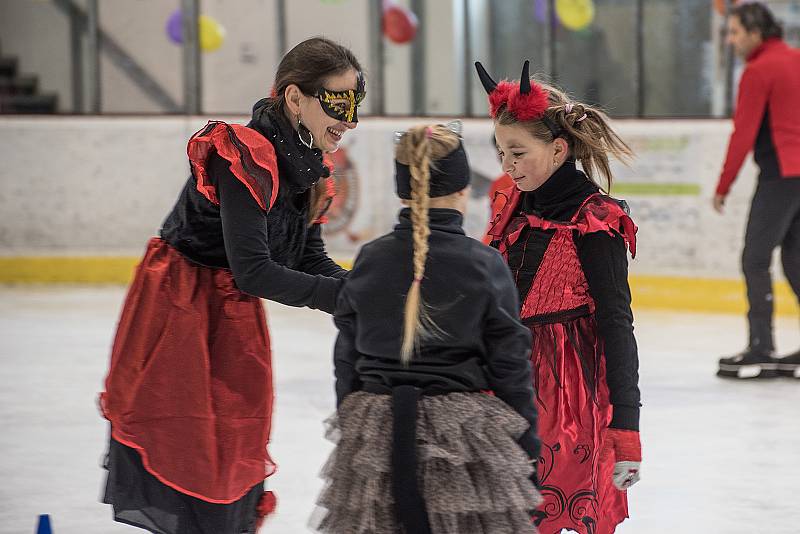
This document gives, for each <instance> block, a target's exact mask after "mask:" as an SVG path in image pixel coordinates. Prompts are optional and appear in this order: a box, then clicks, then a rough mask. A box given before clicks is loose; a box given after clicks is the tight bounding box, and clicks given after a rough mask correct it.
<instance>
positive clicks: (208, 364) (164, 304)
mask: <svg viewBox="0 0 800 534" xmlns="http://www.w3.org/2000/svg"><path fill="white" fill-rule="evenodd" d="M105 387H106V391H105V392H104V393H102V394H101V408H102V410H103V414H104V416H105V417H106V418H107V419H108V420H109V421H110V422H111V435H112V438H113V439H114V440H116V441H117V442H119V443H121V444H123V445H125V446H127V447H130V448H132V449H135V450H136V451H138V453H139V454H140V455H141V459H142V463H143V465H144V467H145V469H146V470H147V471H148V472H149V473H150V474H152V475H153V476H154V477H155V478H156V479H158V481H160V482H161V483H163V484H165V485H166V486H169V487H170V488H173V489H175V490H177V491H179V492H181V493H184V494H186V495H189V496H192V497H195V498H198V499H201V500H203V501H206V502H209V503H218V504H228V503H233V502H235V501H237V500H238V499H240V498H242V497H243V496H245V495H246V494H248V493H249V492H251V490H252V489H253V487H254V486H256V485H257V484H261V483H262V482H263V480H264V479H265V478H266V477H268V476H269V475H271V474H272V473H273V472H274V471H275V464H274V463H273V462H272V460H271V458H270V457H269V454H268V453H267V443H268V441H269V435H270V423H271V418H272V402H273V390H272V365H271V356H270V342H269V333H268V331H267V324H266V317H265V313H264V308H263V306H262V303H261V301H260V300H259V299H258V298H256V297H252V296H250V295H246V294H244V293H242V292H241V291H239V290H238V289H237V288H236V287H235V285H234V283H233V277H232V275H231V272H230V271H229V270H227V269H212V268H207V267H203V266H200V265H198V264H195V263H193V262H191V261H189V260H187V259H186V258H185V257H183V256H182V255H181V254H179V253H178V252H177V251H176V250H175V249H173V248H172V247H170V246H169V245H167V244H166V243H165V242H164V241H162V240H161V239H155V238H154V239H152V240H151V241H150V242H149V244H148V247H147V252H146V254H145V256H144V259H143V260H142V262H141V264H140V265H139V266H138V268H137V270H136V275H135V279H134V281H133V284H132V285H131V287H130V290H129V292H128V296H127V298H126V301H125V305H124V308H123V310H122V316H121V318H120V322H119V325H118V329H117V334H116V338H115V340H114V346H113V352H112V355H111V367H110V371H109V373H108V377H107V378H106V383H105ZM268 497H271V496H268ZM267 500H269V499H267Z"/></svg>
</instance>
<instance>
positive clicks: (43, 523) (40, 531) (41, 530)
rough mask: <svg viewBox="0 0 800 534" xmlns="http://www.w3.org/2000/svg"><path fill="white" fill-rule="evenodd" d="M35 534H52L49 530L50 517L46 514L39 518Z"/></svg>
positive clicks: (51, 530)
mask: <svg viewBox="0 0 800 534" xmlns="http://www.w3.org/2000/svg"><path fill="white" fill-rule="evenodd" d="M36 534H53V529H51V528H50V516H49V515H47V514H44V515H40V516H39V524H38V525H36Z"/></svg>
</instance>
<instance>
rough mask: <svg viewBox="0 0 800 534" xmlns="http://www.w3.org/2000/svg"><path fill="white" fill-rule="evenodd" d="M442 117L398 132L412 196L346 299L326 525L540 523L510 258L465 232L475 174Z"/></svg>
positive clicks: (386, 531) (383, 530) (510, 529)
mask: <svg viewBox="0 0 800 534" xmlns="http://www.w3.org/2000/svg"><path fill="white" fill-rule="evenodd" d="M457 124H460V123H457ZM448 126H450V127H451V128H452V130H451V129H449V128H448V127H447V126H444V125H433V126H428V127H425V126H419V127H416V128H412V129H410V130H409V131H407V132H404V133H402V134H400V136H399V141H398V144H397V150H396V158H395V169H396V174H395V178H396V181H397V194H398V196H399V197H400V198H401V199H402V200H403V201H404V203H405V204H406V205H407V206H408V207H407V208H405V209H403V210H402V211H401V212H400V220H399V221H398V224H397V226H395V228H394V231H393V232H391V233H389V234H387V235H385V236H383V237H380V238H378V239H376V240H375V241H372V242H371V243H368V244H366V245H364V247H363V248H362V249H361V252H360V253H359V255H358V257H357V258H356V261H355V265H354V266H353V270H352V271H351V273H350V275H349V276H348V279H347V281H346V282H345V284H344V287H343V288H342V291H341V294H340V295H339V299H338V302H337V304H336V312H335V314H334V321H335V322H336V326H337V327H338V328H339V336H338V338H337V340H336V348H335V357H334V360H335V366H336V395H337V401H338V410H337V415H336V417H335V418H334V419H333V420H332V421H331V432H330V434H331V436H332V437H334V438H336V439H337V440H338V444H337V447H336V449H335V451H334V452H333V454H332V456H331V459H330V460H329V462H328V465H327V466H326V469H325V475H326V476H327V477H328V478H329V479H330V483H329V484H328V487H327V488H326V489H325V491H324V493H323V495H322V497H321V499H320V510H319V515H318V516H317V517H316V518H315V520H314V523H315V526H316V527H317V528H318V529H319V530H321V531H322V532H326V533H330V534H346V533H356V532H364V533H367V532H369V533H370V534H395V533H398V532H405V533H408V534H412V533H413V534H466V533H470V534H490V533H491V534H526V533H527V534H535V533H536V527H535V526H534V524H533V521H532V520H531V517H530V514H531V513H532V512H533V510H534V509H535V508H536V505H537V503H538V502H539V498H538V494H537V493H536V490H535V487H534V481H535V477H534V476H533V475H534V466H533V460H535V458H537V456H538V452H539V443H538V440H537V438H536V410H535V406H534V400H533V399H534V392H533V387H532V381H531V371H530V363H529V360H528V354H529V352H530V341H531V338H530V332H529V331H528V329H527V328H525V326H523V325H522V323H521V322H520V321H519V317H518V313H517V310H518V308H519V303H518V301H517V291H516V289H515V288H514V281H513V279H512V278H511V274H510V272H509V271H508V268H507V267H506V265H505V263H504V262H503V258H502V257H501V256H500V254H498V253H497V251H496V250H492V249H491V248H490V247H487V246H485V245H483V244H481V243H479V242H478V241H475V240H473V239H470V238H468V237H467V236H466V235H464V230H463V229H462V221H463V213H464V210H465V208H466V204H467V199H468V186H469V178H470V169H469V164H468V163H467V156H466V153H465V152H464V146H463V144H462V142H461V138H460V135H459V132H460V128H458V127H457V126H456V125H454V124H451V125H448ZM483 390H492V391H493V392H494V394H495V396H492V395H489V394H487V393H485V392H482V391H483Z"/></svg>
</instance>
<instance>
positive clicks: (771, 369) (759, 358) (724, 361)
mask: <svg viewBox="0 0 800 534" xmlns="http://www.w3.org/2000/svg"><path fill="white" fill-rule="evenodd" d="M777 362H778V360H776V359H775V358H774V357H773V356H772V353H771V352H765V351H760V350H755V349H752V348H750V349H747V350H745V351H744V352H741V353H739V354H737V355H735V356H731V357H729V358H720V359H719V370H718V371H717V376H721V377H723V378H774V377H776V376H778V363H777Z"/></svg>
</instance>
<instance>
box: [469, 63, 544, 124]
mask: <svg viewBox="0 0 800 534" xmlns="http://www.w3.org/2000/svg"><path fill="white" fill-rule="evenodd" d="M529 68H530V61H528V60H525V64H524V65H523V66H522V76H520V79H519V82H509V81H507V80H503V81H501V82H500V83H497V82H495V81H494V80H493V79H492V77H491V76H489V73H488V72H486V69H484V68H483V65H481V63H480V61H476V62H475V69H476V70H477V71H478V77H479V78H480V79H481V84H483V88H484V89H485V90H486V92H487V93H488V94H489V114H490V115H491V116H492V118H495V117H496V116H497V112H498V111H499V110H500V108H501V107H502V106H504V105H505V106H506V109H507V110H508V111H509V112H510V113H511V114H512V115H514V117H515V118H516V119H517V120H520V121H531V120H538V119H541V118H542V117H544V113H545V111H547V108H548V107H550V103H549V94H548V93H547V91H546V90H545V89H544V88H543V87H542V86H541V85H539V84H537V83H536V82H534V83H531V79H530V75H529V73H528V72H529Z"/></svg>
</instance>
